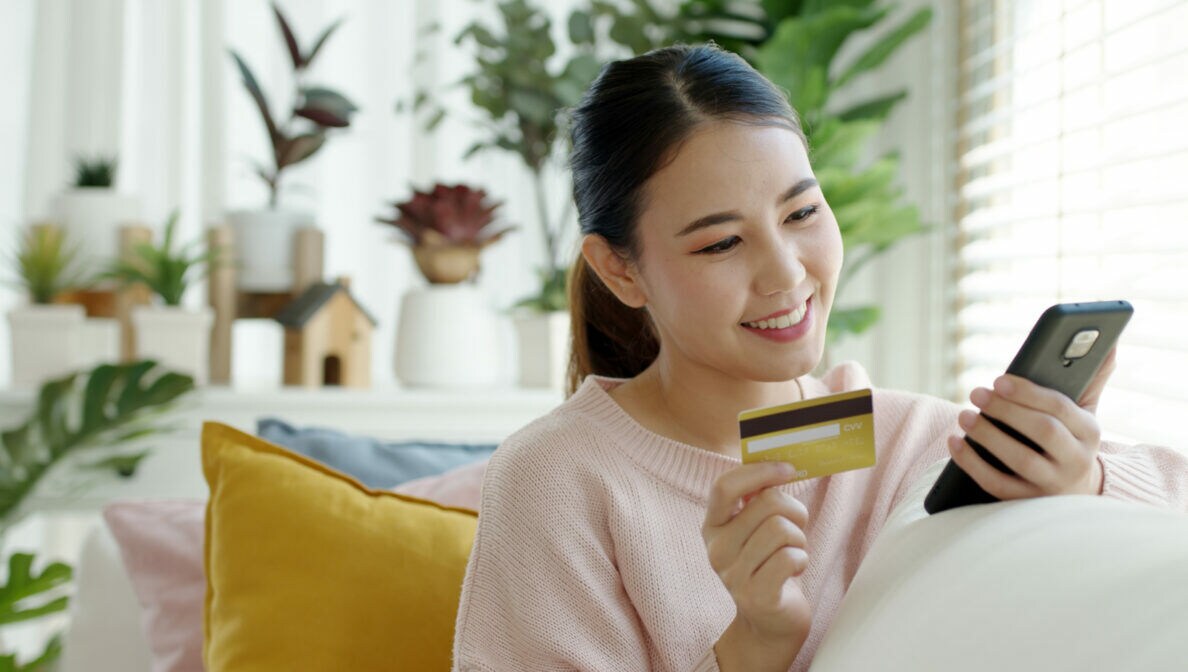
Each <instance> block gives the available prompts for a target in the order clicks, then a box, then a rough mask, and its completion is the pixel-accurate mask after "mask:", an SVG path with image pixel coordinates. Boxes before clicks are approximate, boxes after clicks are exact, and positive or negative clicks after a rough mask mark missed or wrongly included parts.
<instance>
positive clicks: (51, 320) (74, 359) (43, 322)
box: [8, 305, 86, 388]
mask: <svg viewBox="0 0 1188 672" xmlns="http://www.w3.org/2000/svg"><path fill="white" fill-rule="evenodd" d="M85 322H86V310H85V309H84V308H83V307H82V306H79V305H61V306H59V305H32V306H24V307H21V308H17V309H14V310H12V311H11V312H9V313H8V325H9V330H10V334H11V338H12V385H13V387H21V388H29V387H38V386H40V385H41V384H42V383H44V382H45V381H46V380H48V379H50V378H56V377H58V376H62V375H65V374H67V373H70V372H71V371H74V370H75V369H77V368H79V365H80V362H81V361H82V358H83V357H82V351H83V345H82V342H83V324H84V323H85Z"/></svg>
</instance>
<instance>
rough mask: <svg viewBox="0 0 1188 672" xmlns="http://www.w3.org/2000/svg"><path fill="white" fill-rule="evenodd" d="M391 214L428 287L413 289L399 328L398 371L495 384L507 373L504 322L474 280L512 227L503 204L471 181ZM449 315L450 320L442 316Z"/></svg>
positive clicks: (433, 382)
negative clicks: (488, 251) (488, 250)
mask: <svg viewBox="0 0 1188 672" xmlns="http://www.w3.org/2000/svg"><path fill="white" fill-rule="evenodd" d="M392 206H393V207H394V208H395V212H394V214H393V215H392V216H391V217H377V218H376V219H377V220H379V221H380V222H383V223H385V224H390V225H392V226H394V227H396V229H397V231H398V235H399V237H400V239H401V240H402V241H403V242H404V243H406V244H407V245H408V246H409V247H410V248H411V249H412V253H413V259H415V260H416V262H417V266H418V267H419V268H420V269H421V273H422V274H423V275H424V276H425V278H426V279H427V280H428V281H429V285H428V286H425V287H414V288H412V289H410V290H408V291H407V292H405V294H404V297H403V298H402V299H401V302H400V318H399V320H398V327H397V331H396V376H397V377H398V378H399V379H400V381H401V382H402V383H404V384H405V385H410V386H419V387H439V388H473V387H489V386H491V385H494V384H496V383H497V382H498V378H499V375H500V373H501V371H500V367H501V361H502V358H501V354H502V347H501V345H500V343H499V334H500V328H499V321H498V318H497V316H496V315H495V311H494V310H492V309H491V305H490V302H489V301H488V300H487V299H486V297H484V295H483V293H482V292H481V291H480V289H479V287H478V286H477V285H475V283H473V282H468V281H470V280H473V279H474V277H475V276H476V275H477V274H478V270H479V253H480V252H481V251H482V250H483V248H485V247H487V246H488V245H490V244H491V243H494V242H495V241H497V240H499V239H500V238H502V237H503V235H504V234H506V233H507V232H508V231H510V230H511V229H510V228H503V229H498V230H495V229H494V228H493V227H492V224H493V222H494V221H495V219H496V217H495V211H496V210H497V209H498V208H499V206H500V204H499V203H497V202H491V201H489V200H488V199H487V192H486V191H484V190H482V189H474V188H471V187H468V186H465V185H453V186H449V185H444V184H437V185H434V187H433V188H432V189H430V190H429V191H423V192H422V191H415V190H414V192H413V195H412V198H410V199H408V200H407V201H401V202H397V203H393V204H392ZM443 316H448V319H442V318H443Z"/></svg>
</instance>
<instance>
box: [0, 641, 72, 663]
mask: <svg viewBox="0 0 1188 672" xmlns="http://www.w3.org/2000/svg"><path fill="white" fill-rule="evenodd" d="M61 655H62V638H61V637H60V636H58V635H54V636H53V638H51V639H50V640H49V642H48V643H47V644H46V645H45V651H44V652H43V653H42V654H41V655H40V656H38V657H37V658H36V659H35V660H31V661H29V662H27V663H18V662H17V660H16V656H15V655H7V656H3V655H0V672H52V671H53V670H54V669H55V668H54V662H55V661H57V660H58V657H59V656H61Z"/></svg>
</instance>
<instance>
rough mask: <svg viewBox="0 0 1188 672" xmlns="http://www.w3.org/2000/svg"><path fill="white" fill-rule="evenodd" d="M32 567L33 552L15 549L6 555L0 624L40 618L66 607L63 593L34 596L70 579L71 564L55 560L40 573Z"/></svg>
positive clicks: (43, 593) (0, 598)
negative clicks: (53, 596) (52, 595)
mask: <svg viewBox="0 0 1188 672" xmlns="http://www.w3.org/2000/svg"><path fill="white" fill-rule="evenodd" d="M32 569H33V555H32V554H29V553H14V554H12V557H10V558H9V559H8V582H7V583H6V584H5V585H3V586H0V625H8V624H9V623H20V622H21V621H28V620H32V619H34V618H40V617H42V616H45V615H47V614H54V613H57V612H59V611H62V610H63V609H65V608H66V603H67V598H66V597H65V596H61V597H57V598H54V599H42V600H38V599H37V598H39V597H41V596H44V595H45V594H46V593H48V592H50V591H52V590H54V589H55V588H58V587H60V586H64V585H65V584H66V583H67V582H69V581H70V578H71V576H72V574H73V572H72V570H71V569H70V567H69V566H68V565H64V564H62V563H60V562H55V563H53V564H51V565H50V566H49V567H46V568H45V569H43V570H42V571H41V573H39V574H35V573H34V572H33V571H32Z"/></svg>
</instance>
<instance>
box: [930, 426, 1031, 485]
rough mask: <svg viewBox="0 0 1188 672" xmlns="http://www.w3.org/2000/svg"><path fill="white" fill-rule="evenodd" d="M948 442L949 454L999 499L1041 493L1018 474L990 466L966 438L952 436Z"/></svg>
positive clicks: (978, 482)
mask: <svg viewBox="0 0 1188 672" xmlns="http://www.w3.org/2000/svg"><path fill="white" fill-rule="evenodd" d="M948 443H949V455H951V456H952V458H953V461H954V462H956V463H957V466H959V467H961V469H962V471H964V472H965V473H966V474H969V477H970V478H972V479H973V480H974V482H975V483H977V484H978V485H980V486H982V489H983V490H985V491H986V492H988V493H990V494H992V495H994V496H995V497H997V498H999V499H1023V498H1025V497H1035V496H1037V495H1039V494H1041V493H1040V491H1039V489H1038V488H1036V487H1035V486H1033V485H1031V484H1030V483H1028V482H1027V481H1024V480H1023V479H1021V478H1019V477H1018V476H1012V475H1010V474H1004V473H1002V472H1001V471H999V470H998V469H995V468H994V467H992V466H990V464H988V463H987V462H986V461H985V460H983V459H982V458H981V456H980V455H978V454H977V453H976V452H974V449H973V447H972V446H970V445H969V444H968V443H966V442H965V440H964V439H962V438H960V437H957V436H950V437H949V442H948Z"/></svg>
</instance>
